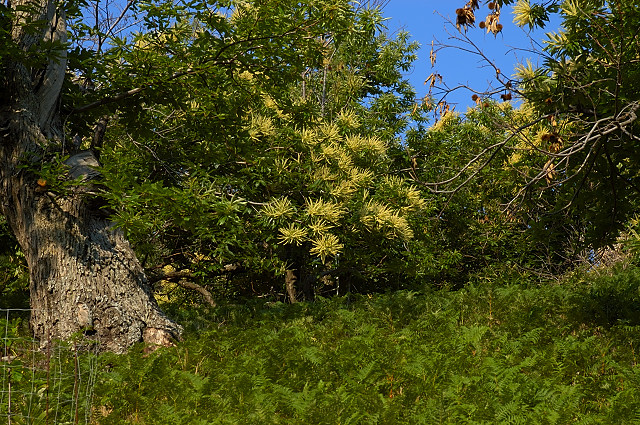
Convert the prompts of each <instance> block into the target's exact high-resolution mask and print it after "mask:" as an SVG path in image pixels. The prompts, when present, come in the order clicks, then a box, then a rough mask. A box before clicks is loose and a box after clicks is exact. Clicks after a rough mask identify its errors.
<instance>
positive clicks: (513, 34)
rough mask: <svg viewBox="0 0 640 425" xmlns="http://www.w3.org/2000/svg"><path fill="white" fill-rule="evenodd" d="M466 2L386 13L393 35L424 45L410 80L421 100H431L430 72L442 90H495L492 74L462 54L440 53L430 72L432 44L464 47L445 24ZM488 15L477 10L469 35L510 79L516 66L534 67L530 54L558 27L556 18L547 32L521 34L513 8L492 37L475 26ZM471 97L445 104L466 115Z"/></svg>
mask: <svg viewBox="0 0 640 425" xmlns="http://www.w3.org/2000/svg"><path fill="white" fill-rule="evenodd" d="M465 2H466V0H422V1H419V0H391V1H390V2H389V3H388V4H387V5H386V7H385V9H384V11H383V15H384V16H385V17H388V18H390V19H389V20H388V21H386V26H387V28H388V29H389V31H390V32H391V33H395V32H397V31H399V30H405V31H408V32H409V33H410V34H411V38H412V40H415V41H418V42H419V43H420V45H421V48H420V51H419V52H418V61H417V62H416V63H415V65H414V68H413V70H412V71H411V72H410V73H409V74H408V75H407V77H408V78H409V79H410V81H411V82H412V83H413V85H414V87H415V88H416V90H417V91H418V95H419V96H424V95H426V94H427V91H428V85H425V84H424V81H425V80H426V79H427V78H428V77H429V75H430V74H431V73H432V72H437V73H439V74H440V75H442V77H443V79H444V84H446V85H447V86H448V87H450V88H453V87H456V86H458V85H461V84H462V85H467V86H470V87H472V88H473V89H474V90H478V91H484V90H487V89H488V88H490V87H493V88H496V87H497V81H496V80H495V71H494V70H493V68H490V67H487V66H486V63H485V62H483V61H482V60H481V58H480V57H479V56H477V55H473V54H470V53H466V52H464V51H462V50H460V49H455V48H446V49H444V50H440V51H439V52H438V53H437V56H436V59H437V60H436V64H435V66H434V67H433V68H432V67H431V63H430V60H429V52H430V50H431V41H432V40H434V42H435V43H436V44H437V42H438V41H439V42H440V43H441V44H455V45H459V46H464V44H463V43H462V42H460V41H456V40H454V39H452V36H460V34H459V33H458V31H457V30H456V28H455V25H451V24H449V23H448V22H447V18H449V19H450V20H451V21H452V22H454V23H455V18H456V15H455V10H456V9H457V8H459V7H462V6H464V4H465ZM481 3H484V2H481ZM488 13H489V9H488V8H487V7H486V6H485V5H483V6H482V7H481V8H480V10H476V13H475V14H476V26H475V28H474V27H470V28H469V30H468V31H467V33H466V34H467V35H468V36H469V38H471V39H472V40H473V42H474V43H476V45H477V46H478V47H480V48H481V49H482V51H483V52H484V53H485V55H486V56H488V57H489V58H490V59H491V60H493V61H494V62H495V63H496V64H497V65H498V67H499V68H500V70H501V71H502V73H503V74H505V75H507V76H511V75H512V74H513V70H514V67H515V65H516V64H517V63H518V62H524V61H525V60H526V59H527V58H529V59H531V60H532V61H533V62H534V63H536V62H537V61H538V60H539V58H538V57H536V55H535V54H534V53H532V52H531V50H532V49H537V50H540V49H541V47H542V46H541V41H542V40H543V36H544V33H545V32H549V31H556V30H557V28H558V25H559V20H558V19H557V17H555V18H554V19H552V20H551V22H550V23H549V24H548V25H547V28H546V29H545V30H544V31H540V30H538V31H535V32H533V33H531V34H530V33H529V31H528V28H526V29H522V28H519V27H518V26H516V25H515V24H514V23H513V15H512V13H511V7H505V8H503V9H502V13H501V16H500V22H501V23H502V24H503V25H504V28H503V30H502V32H501V33H499V34H498V35H497V36H494V35H493V34H491V33H489V34H487V33H486V31H485V30H482V29H480V28H479V27H478V25H477V24H478V23H479V22H480V21H482V20H484V19H485V17H486V15H487V14H488ZM536 43H537V45H536ZM465 47H467V48H468V47H469V46H465ZM434 94H437V93H434ZM471 95H472V92H470V91H468V90H465V89H458V90H456V91H455V92H454V93H452V94H450V95H449V96H448V97H447V100H448V101H449V103H452V104H457V105H456V110H457V111H459V112H464V111H465V110H466V109H467V106H470V105H472V104H473V102H472V100H471ZM498 98H499V97H498Z"/></svg>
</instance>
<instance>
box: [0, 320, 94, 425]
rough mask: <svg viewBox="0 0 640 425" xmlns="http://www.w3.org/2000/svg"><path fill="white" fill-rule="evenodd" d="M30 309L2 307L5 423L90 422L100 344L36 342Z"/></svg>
mask: <svg viewBox="0 0 640 425" xmlns="http://www.w3.org/2000/svg"><path fill="white" fill-rule="evenodd" d="M30 313H31V310H27V309H0V331H1V332H2V339H1V341H2V347H1V348H2V352H1V353H0V354H1V358H0V379H1V380H2V388H1V390H0V424H1V423H6V424H8V425H18V424H29V425H31V424H47V425H49V424H50V425H62V424H73V425H77V424H89V423H91V414H92V407H91V406H92V398H93V389H94V386H95V381H96V376H97V370H98V356H97V352H98V345H97V344H96V342H95V341H88V340H86V339H84V338H82V337H78V338H77V339H75V340H73V341H71V342H59V341H45V343H44V344H42V343H41V341H38V340H35V339H33V338H31V337H30V336H28V335H30V334H29V329H28V320H29V315H30Z"/></svg>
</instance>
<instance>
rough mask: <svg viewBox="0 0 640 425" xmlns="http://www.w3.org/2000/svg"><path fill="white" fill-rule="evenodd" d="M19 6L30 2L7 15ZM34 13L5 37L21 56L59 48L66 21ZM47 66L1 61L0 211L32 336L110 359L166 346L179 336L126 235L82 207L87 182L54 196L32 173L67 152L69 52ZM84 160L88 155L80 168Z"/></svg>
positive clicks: (44, 11) (45, 10)
mask: <svg viewBox="0 0 640 425" xmlns="http://www.w3.org/2000/svg"><path fill="white" fill-rule="evenodd" d="M21 3H24V4H27V3H29V4H32V5H33V4H34V3H35V2H27V1H18V2H15V3H14V2H12V6H16V5H19V4H21ZM40 6H41V8H40V10H39V13H34V12H29V13H27V12H18V21H17V23H14V26H13V28H12V38H13V41H14V42H15V43H16V44H18V45H19V46H20V47H21V48H22V49H23V50H24V51H27V49H31V50H33V49H34V48H35V49H36V50H37V48H38V46H39V45H40V43H41V42H42V41H43V40H44V41H54V42H55V41H60V42H65V41H66V24H65V19H64V13H63V11H61V10H57V9H56V4H55V3H54V2H53V1H46V0H42V3H41V4H40ZM35 21H39V22H42V23H43V26H42V28H43V32H42V33H41V35H40V36H34V35H33V33H32V32H28V31H25V29H24V23H25V22H35ZM48 57H49V58H50V59H49V60H48V63H46V64H44V65H42V66H41V68H38V69H33V68H28V67H27V65H25V64H24V63H21V62H19V61H12V60H11V59H5V63H4V64H3V67H4V68H5V77H4V78H3V79H1V80H0V83H2V85H3V86H4V87H1V89H2V92H1V93H0V102H1V103H0V202H1V204H0V211H1V212H2V214H3V215H4V216H5V217H6V219H7V222H8V223H9V225H10V226H11V229H12V230H13V232H14V234H15V236H16V238H17V240H18V242H19V243H20V246H21V248H22V250H23V252H24V254H25V257H26V260H27V263H28V266H29V271H30V295H31V307H32V309H33V312H32V315H31V326H32V329H33V332H34V335H35V336H36V337H37V338H39V339H40V340H41V342H42V344H43V345H44V344H47V343H48V341H50V340H52V339H67V338H69V337H71V336H72V335H73V334H75V333H78V332H83V333H84V334H85V335H92V337H93V338H95V339H96V340H97V341H98V342H99V343H100V344H101V347H102V348H103V349H106V350H110V351H114V352H123V351H125V350H126V349H127V348H128V347H130V346H131V345H132V344H134V343H136V342H139V341H145V342H148V343H152V344H161V345H167V344H169V343H170V340H171V339H173V338H178V337H179V336H180V332H181V328H180V326H178V325H176V324H175V323H174V322H172V321H171V320H170V319H168V318H167V317H165V315H164V314H163V313H162V312H161V311H160V310H159V308H158V305H157V303H156V302H155V299H154V298H153V295H152V293H151V291H150V290H149V288H148V285H147V280H146V277H145V274H144V272H143V269H142V267H141V265H140V263H139V262H138V260H137V258H136V256H135V254H134V252H133V250H132V248H131V246H130V245H129V243H128V242H127V241H126V240H125V238H124V235H123V233H122V232H121V231H120V230H119V229H116V228H115V227H114V226H113V225H112V223H110V222H109V221H108V220H107V219H106V218H105V217H104V215H103V214H100V212H99V211H96V210H95V207H92V206H91V205H90V204H88V203H87V201H86V191H87V190H86V189H87V188H88V187H89V186H90V182H87V183H86V184H85V186H79V187H71V188H70V189H69V190H62V191H61V190H57V191H56V190H52V189H50V188H51V186H52V185H51V182H45V181H43V180H42V179H40V180H39V179H38V175H37V173H36V172H35V170H39V169H40V168H41V167H42V165H43V164H46V163H47V161H51V159H52V157H53V154H54V153H59V152H62V151H63V147H64V145H65V143H64V139H63V135H62V134H63V133H62V126H61V124H60V115H59V100H60V99H59V98H60V91H61V87H62V81H63V79H64V78H65V72H66V51H64V50H58V51H56V52H49V55H48ZM91 158H93V161H95V158H94V157H91V155H89V156H86V155H85V158H84V162H85V164H84V165H85V166H86V165H87V164H86V163H87V160H88V162H89V164H90V163H91ZM95 163H97V161H95ZM71 165H73V164H71ZM84 169H85V170H87V169H88V167H84ZM82 170H83V168H82V164H81V165H80V168H78V167H75V168H73V167H72V170H71V172H73V173H75V174H77V172H78V171H80V172H81V173H82ZM85 174H86V173H85Z"/></svg>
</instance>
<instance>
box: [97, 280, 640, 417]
mask: <svg viewBox="0 0 640 425" xmlns="http://www.w3.org/2000/svg"><path fill="white" fill-rule="evenodd" d="M638 282H640V272H639V271H638V270H637V269H626V270H618V271H617V272H615V273H611V274H602V275H599V276H597V277H595V274H593V273H592V274H591V275H587V276H586V277H585V276H582V277H575V278H573V279H570V280H569V281H566V282H564V283H562V284H555V285H551V284H547V285H542V286H529V287H526V286H522V285H497V284H476V285H473V286H470V287H467V288H465V289H464V290H460V291H455V292H447V291H434V292H430V291H427V292H425V293H417V292H408V291H405V292H396V293H390V294H386V295H372V296H351V298H346V297H345V298H334V299H321V300H318V301H316V302H314V303H305V304H297V305H285V304H279V303H275V304H270V303H258V302H254V303H247V304H242V305H235V306H231V305H230V306H226V307H220V308H218V309H217V310H215V312H213V313H211V314H210V315H209V316H208V317H202V316H201V317H199V318H198V319H197V320H195V319H194V320H193V321H192V324H193V328H194V329H196V328H199V329H198V330H192V331H191V332H190V333H191V334H190V335H189V336H188V337H187V338H186V340H185V341H184V342H182V343H180V344H178V346H176V347H173V348H168V349H161V350H158V351H157V352H155V353H153V354H150V355H145V354H144V353H143V350H142V349H141V347H140V349H138V350H134V351H133V352H132V353H130V354H129V355H126V356H111V355H108V356H105V357H103V362H104V364H105V365H107V366H108V370H106V371H104V372H103V373H102V374H101V380H100V382H99V384H98V386H97V387H96V399H95V400H96V401H97V406H96V411H98V410H99V411H100V412H102V413H101V414H100V415H96V416H95V417H94V419H95V420H96V421H97V422H98V423H100V424H125V423H126V424H162V425H168V424H332V425H334V424H399V423H402V424H568V423H580V424H591V423H593V424H603V423H606V424H633V423H640V368H639V367H638V364H637V354H636V351H637V350H638V347H640V295H639V293H638ZM207 323H208V325H206V326H205V324H207ZM107 366H105V367H107Z"/></svg>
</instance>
